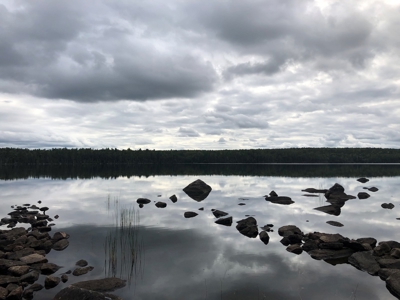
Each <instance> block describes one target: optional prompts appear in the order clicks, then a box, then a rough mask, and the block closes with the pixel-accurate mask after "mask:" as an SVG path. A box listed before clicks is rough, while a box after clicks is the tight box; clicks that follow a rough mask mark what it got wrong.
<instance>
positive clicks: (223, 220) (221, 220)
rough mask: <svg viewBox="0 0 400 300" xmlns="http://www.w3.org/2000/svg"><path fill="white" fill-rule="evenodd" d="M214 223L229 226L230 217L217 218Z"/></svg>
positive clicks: (230, 223) (230, 222)
mask: <svg viewBox="0 0 400 300" xmlns="http://www.w3.org/2000/svg"><path fill="white" fill-rule="evenodd" d="M215 223H216V224H220V225H225V226H231V225H232V217H226V218H219V219H218V220H217V221H215Z"/></svg>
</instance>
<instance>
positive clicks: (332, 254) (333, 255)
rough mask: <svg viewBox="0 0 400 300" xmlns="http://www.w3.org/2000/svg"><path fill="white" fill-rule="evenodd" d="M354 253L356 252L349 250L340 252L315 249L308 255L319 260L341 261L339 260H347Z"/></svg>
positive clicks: (345, 249) (344, 249)
mask: <svg viewBox="0 0 400 300" xmlns="http://www.w3.org/2000/svg"><path fill="white" fill-rule="evenodd" d="M353 253H354V250H352V249H349V248H343V249H340V250H332V249H315V250H311V251H309V252H308V254H309V255H310V256H311V257H312V258H314V259H317V260H321V259H322V260H330V259H339V258H347V257H349V256H351V255H352V254H353Z"/></svg>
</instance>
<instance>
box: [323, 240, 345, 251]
mask: <svg viewBox="0 0 400 300" xmlns="http://www.w3.org/2000/svg"><path fill="white" fill-rule="evenodd" d="M318 247H319V248H320V249H333V250H339V249H343V243H337V242H336V243H319V245H318Z"/></svg>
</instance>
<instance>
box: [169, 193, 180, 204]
mask: <svg viewBox="0 0 400 300" xmlns="http://www.w3.org/2000/svg"><path fill="white" fill-rule="evenodd" d="M169 199H170V200H171V201H172V202H173V203H176V202H177V201H178V198H177V197H176V195H172V196H171V197H169Z"/></svg>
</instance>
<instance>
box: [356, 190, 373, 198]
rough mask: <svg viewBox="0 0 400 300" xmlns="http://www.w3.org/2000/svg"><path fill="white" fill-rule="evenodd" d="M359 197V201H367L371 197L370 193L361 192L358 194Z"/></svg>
mask: <svg viewBox="0 0 400 300" xmlns="http://www.w3.org/2000/svg"><path fill="white" fill-rule="evenodd" d="M357 197H358V199H367V198H369V197H370V195H369V194H368V193H366V192H359V193H358V194H357Z"/></svg>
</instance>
